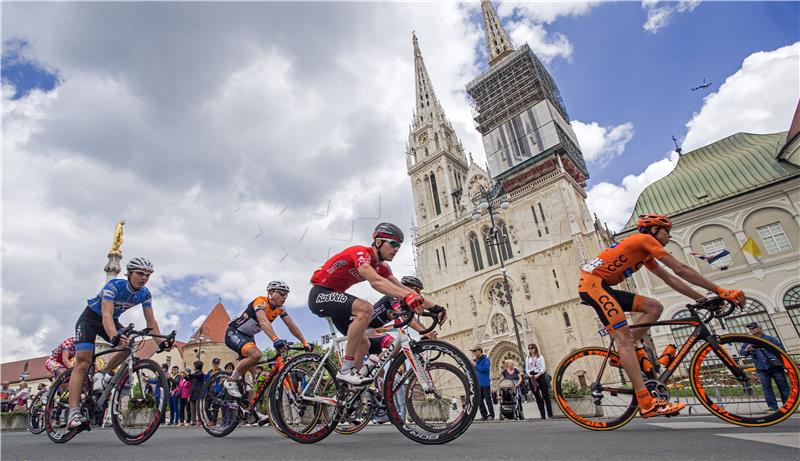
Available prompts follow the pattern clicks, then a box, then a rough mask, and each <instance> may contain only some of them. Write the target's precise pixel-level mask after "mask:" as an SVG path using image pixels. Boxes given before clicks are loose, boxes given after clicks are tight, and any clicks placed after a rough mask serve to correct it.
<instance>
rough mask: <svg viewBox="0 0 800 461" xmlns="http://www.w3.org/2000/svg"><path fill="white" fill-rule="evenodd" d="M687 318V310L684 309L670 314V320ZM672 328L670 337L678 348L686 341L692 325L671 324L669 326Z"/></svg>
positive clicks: (692, 328)
mask: <svg viewBox="0 0 800 461" xmlns="http://www.w3.org/2000/svg"><path fill="white" fill-rule="evenodd" d="M686 318H689V311H687V310H686V309H682V310H679V311H678V312H676V313H675V314H674V315H673V316H672V320H680V319H686ZM670 329H671V330H672V339H673V341H674V344H675V345H676V346H678V347H679V348H680V347H681V345H682V344H683V343H685V342H686V338H688V337H689V335H691V334H692V331H693V330H694V327H693V326H691V325H672V326H670Z"/></svg>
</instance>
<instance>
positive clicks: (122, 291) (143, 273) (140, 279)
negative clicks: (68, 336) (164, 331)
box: [67, 258, 164, 429]
mask: <svg viewBox="0 0 800 461" xmlns="http://www.w3.org/2000/svg"><path fill="white" fill-rule="evenodd" d="M126 269H127V272H128V273H127V280H126V279H114V280H109V281H108V282H107V283H106V284H105V286H103V289H102V290H100V293H99V294H98V295H97V296H95V297H94V298H92V299H89V300H88V305H87V306H86V309H85V310H84V311H83V314H81V316H80V318H79V319H78V322H77V323H76V324H75V364H74V366H73V369H72V377H71V378H70V381H69V413H70V414H69V421H68V423H67V428H69V429H75V428H78V427H80V426H81V425H82V424H84V423H86V422H87V419H86V418H85V417H84V416H83V415H82V414H80V413H79V411H78V410H79V407H78V406H79V405H80V396H81V387H83V382H84V380H85V379H86V372H87V370H88V369H89V366H90V365H91V363H92V357H93V355H94V341H95V339H96V338H97V336H98V335H100V337H101V338H103V339H105V340H106V341H108V342H109V343H111V345H112V346H126V345H127V344H128V338H127V336H119V335H118V334H117V331H118V330H119V329H121V328H122V325H121V324H120V323H119V316H120V315H122V313H123V312H125V311H127V310H128V309H130V308H131V307H134V306H136V305H139V304H141V305H142V309H143V311H144V318H145V319H146V320H147V326H148V327H150V328H151V329H152V333H154V334H160V333H161V332H160V330H159V329H158V322H156V318H155V316H154V315H153V306H152V301H153V298H152V296H151V295H150V290H148V289H147V288H145V285H146V284H147V281H148V280H149V279H150V275H151V274H152V273H153V264H152V263H151V262H150V261H149V260H148V259H146V258H133V259H131V260H130V261H129V262H128V265H127V266H126ZM156 341H157V342H158V343H159V344H160V343H161V342H163V341H164V340H163V339H156ZM124 358H125V354H124V353H117V354H111V355H110V358H109V359H108V364H107V365H106V367H105V368H104V369H103V370H102V371H98V372H97V373H95V375H94V382H93V384H92V388H93V390H94V391H102V390H103V387H104V386H105V385H106V384H108V382H109V381H111V376H113V370H114V369H115V368H117V367H118V366H119V365H120V364H121V363H122V360H123V359H124Z"/></svg>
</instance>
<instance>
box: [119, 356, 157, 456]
mask: <svg viewBox="0 0 800 461" xmlns="http://www.w3.org/2000/svg"><path fill="white" fill-rule="evenodd" d="M167 389H168V388H167V377H166V376H164V373H163V372H162V371H161V367H160V366H159V365H158V364H157V363H156V362H154V361H152V360H138V361H136V362H135V363H134V365H133V370H125V371H124V375H123V376H121V377H120V379H119V381H117V384H116V386H115V387H114V391H113V395H112V397H111V423H112V424H113V426H114V432H115V433H116V434H117V437H118V438H119V439H120V440H121V441H123V442H124V443H126V444H128V445H138V444H140V443H143V442H144V441H146V440H147V439H149V438H150V437H151V436H152V435H153V434H155V432H156V430H158V426H159V425H160V424H161V415H162V414H163V413H164V410H165V409H166V407H167V399H166V396H167Z"/></svg>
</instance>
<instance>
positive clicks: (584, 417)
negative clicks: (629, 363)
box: [553, 347, 637, 431]
mask: <svg viewBox="0 0 800 461" xmlns="http://www.w3.org/2000/svg"><path fill="white" fill-rule="evenodd" d="M610 357H611V358H613V359H614V360H613V363H614V364H616V365H617V366H613V365H612V361H611V360H609V351H608V349H606V348H603V347H585V348H583V349H578V350H576V351H574V352H572V353H571V354H569V355H567V356H566V357H565V358H564V359H563V360H562V361H561V363H559V364H558V368H557V369H556V372H555V374H554V376H553V384H554V386H553V389H554V392H555V398H556V403H557V404H558V406H559V408H561V411H562V412H563V413H564V416H566V417H567V418H569V419H570V420H571V421H572V422H573V423H575V424H577V425H579V426H581V427H583V428H586V429H591V430H595V431H608V430H612V429H617V428H618V427H622V426H624V425H625V424H627V423H628V422H629V421H630V420H631V419H633V417H634V416H636V408H637V402H636V395H635V394H634V392H633V387H632V386H631V383H630V380H629V379H628V378H627V376H626V375H625V370H623V369H622V367H621V366H620V365H619V356H618V355H617V354H616V353H615V352H611V356H610Z"/></svg>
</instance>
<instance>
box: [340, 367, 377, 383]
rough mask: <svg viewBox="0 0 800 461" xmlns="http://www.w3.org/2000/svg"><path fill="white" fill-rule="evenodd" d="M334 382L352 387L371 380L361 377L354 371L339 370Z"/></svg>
mask: <svg viewBox="0 0 800 461" xmlns="http://www.w3.org/2000/svg"><path fill="white" fill-rule="evenodd" d="M336 380H337V381H341V382H343V383H347V384H352V385H353V386H360V385H362V384H364V383H368V382H370V381H372V378H365V377H361V376H359V375H358V374H357V373H356V372H355V369H353V368H351V369H350V370H347V371H342V370H339V372H338V373H336Z"/></svg>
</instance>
